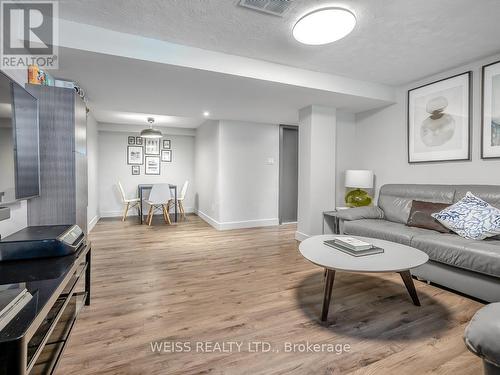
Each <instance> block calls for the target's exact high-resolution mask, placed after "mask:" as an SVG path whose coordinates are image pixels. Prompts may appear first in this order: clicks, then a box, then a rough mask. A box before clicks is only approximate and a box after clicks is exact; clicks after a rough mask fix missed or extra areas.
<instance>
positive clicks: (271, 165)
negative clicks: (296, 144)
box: [219, 120, 279, 228]
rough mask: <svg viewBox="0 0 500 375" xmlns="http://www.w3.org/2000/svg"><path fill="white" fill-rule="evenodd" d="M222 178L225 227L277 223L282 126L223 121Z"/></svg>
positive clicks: (222, 206)
mask: <svg viewBox="0 0 500 375" xmlns="http://www.w3.org/2000/svg"><path fill="white" fill-rule="evenodd" d="M219 178H220V199H221V202H220V203H221V205H220V212H219V214H220V221H221V223H223V225H224V227H225V228H241V227H253V226H265V225H277V224H278V223H279V219H278V190H279V126H278V125H271V124H257V123H249V122H241V121H227V120H223V121H220V175H219Z"/></svg>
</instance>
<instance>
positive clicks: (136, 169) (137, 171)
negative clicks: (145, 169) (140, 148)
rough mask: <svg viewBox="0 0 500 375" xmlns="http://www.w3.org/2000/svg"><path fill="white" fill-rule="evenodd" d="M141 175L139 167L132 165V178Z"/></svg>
mask: <svg viewBox="0 0 500 375" xmlns="http://www.w3.org/2000/svg"><path fill="white" fill-rule="evenodd" d="M140 174H141V166H140V165H133V166H132V176H139V175H140Z"/></svg>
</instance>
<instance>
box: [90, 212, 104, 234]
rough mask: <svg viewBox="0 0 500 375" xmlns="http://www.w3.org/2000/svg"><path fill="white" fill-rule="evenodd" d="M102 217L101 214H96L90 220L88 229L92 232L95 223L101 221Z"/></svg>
mask: <svg viewBox="0 0 500 375" xmlns="http://www.w3.org/2000/svg"><path fill="white" fill-rule="evenodd" d="M100 218H101V217H100V216H99V215H95V216H94V217H93V218H92V220H90V221H89V223H88V225H87V231H88V232H90V231H91V230H92V229H94V227H95V225H96V224H97V222H98V221H99V219H100Z"/></svg>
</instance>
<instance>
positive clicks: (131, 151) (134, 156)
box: [127, 146, 144, 165]
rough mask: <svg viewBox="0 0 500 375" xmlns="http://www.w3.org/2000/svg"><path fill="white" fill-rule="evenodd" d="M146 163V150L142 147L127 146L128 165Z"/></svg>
mask: <svg viewBox="0 0 500 375" xmlns="http://www.w3.org/2000/svg"><path fill="white" fill-rule="evenodd" d="M143 163H144V149H143V148H142V146H127V164H128V165H142V164H143Z"/></svg>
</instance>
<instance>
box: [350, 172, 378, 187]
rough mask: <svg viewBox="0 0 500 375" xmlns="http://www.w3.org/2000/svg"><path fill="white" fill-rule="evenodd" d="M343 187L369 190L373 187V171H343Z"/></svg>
mask: <svg viewBox="0 0 500 375" xmlns="http://www.w3.org/2000/svg"><path fill="white" fill-rule="evenodd" d="M345 186H346V187H352V188H364V189H371V188H372V187H373V171H367V170H354V169H351V170H347V171H345Z"/></svg>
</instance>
